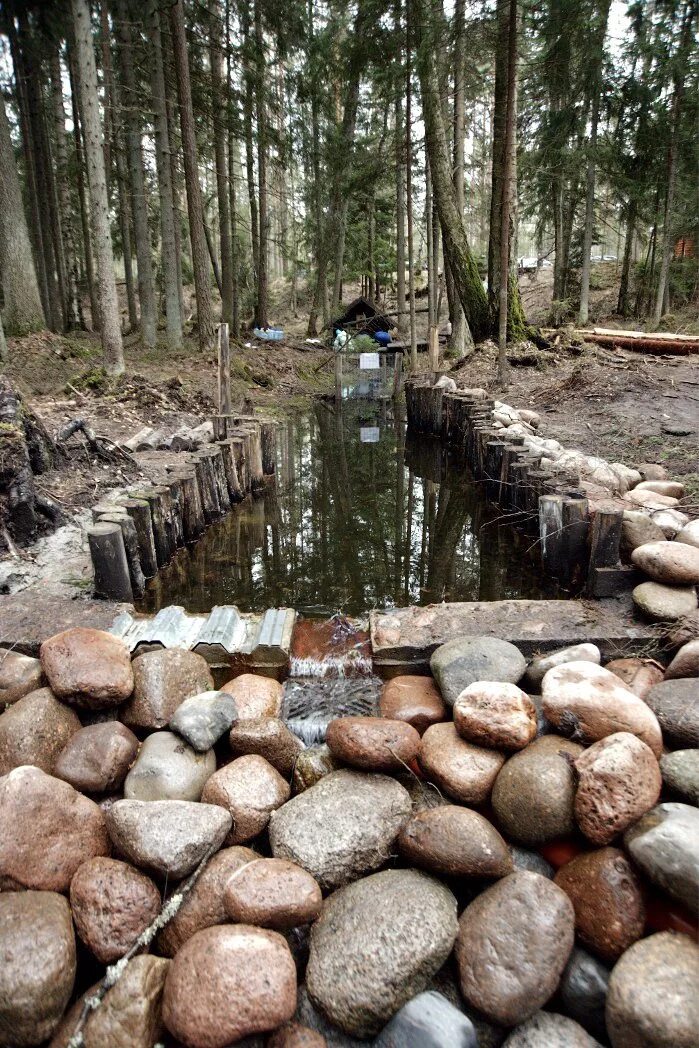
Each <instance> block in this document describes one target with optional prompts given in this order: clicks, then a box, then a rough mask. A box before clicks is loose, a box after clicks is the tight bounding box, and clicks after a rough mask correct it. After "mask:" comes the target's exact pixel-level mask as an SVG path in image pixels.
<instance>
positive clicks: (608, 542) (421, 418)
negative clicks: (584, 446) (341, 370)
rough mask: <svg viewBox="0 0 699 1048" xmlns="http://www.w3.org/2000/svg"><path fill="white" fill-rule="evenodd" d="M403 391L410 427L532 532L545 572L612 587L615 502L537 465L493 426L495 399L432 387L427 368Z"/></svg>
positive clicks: (616, 560)
mask: <svg viewBox="0 0 699 1048" xmlns="http://www.w3.org/2000/svg"><path fill="white" fill-rule="evenodd" d="M405 397H406V413H407V421H408V430H409V432H414V433H424V434H429V435H431V436H433V437H437V438H439V439H440V441H441V442H442V444H443V445H444V446H446V447H448V448H449V450H450V452H452V453H455V455H456V458H457V461H459V460H460V461H462V462H463V463H464V464H465V465H466V466H467V467H468V469H469V470H470V472H471V473H472V475H473V477H474V479H475V480H476V481H477V482H478V483H480V484H482V486H483V491H484V496H485V498H486V499H487V500H488V501H489V502H492V503H495V504H497V505H498V506H499V507H500V508H501V509H502V510H503V523H507V524H508V525H512V526H515V527H518V528H522V529H525V530H526V531H529V532H530V533H532V534H533V535H538V536H539V539H540V543H539V547H540V550H541V556H542V560H543V566H544V569H545V570H546V571H547V572H549V573H550V574H551V575H553V576H554V577H555V578H558V579H560V580H561V582H563V583H565V584H575V585H578V586H580V585H581V584H582V583H583V581H585V580H586V584H587V593H588V595H589V596H594V597H605V596H612V595H613V594H614V593H616V592H617V590H618V589H619V588H620V586H621V585H622V584H623V582H624V580H625V579H626V576H627V574H628V569H625V568H622V566H621V563H620V552H619V546H620V540H621V528H622V518H623V513H622V511H621V510H620V509H616V508H612V507H609V506H599V505H594V504H591V502H590V500H589V499H588V498H587V496H586V494H585V492H584V491H583V490H581V489H580V487H579V484H580V478H579V477H575V476H571V475H570V473H568V474H567V475H566V477H565V479H563V478H562V477H561V475H560V474H556V473H554V472H553V471H551V470H548V469H546V468H542V466H541V456H540V455H537V454H535V453H533V452H532V451H531V450H530V449H528V448H527V447H525V446H524V437H522V436H519V435H514V434H513V435H511V436H510V435H507V431H506V430H502V429H495V428H494V427H493V409H494V407H495V401H494V400H492V399H490V398H483V397H478V396H474V395H473V394H471V393H468V392H466V391H463V390H456V391H451V390H448V389H442V388H440V387H436V386H434V385H433V377H432V376H420V377H418V378H415V379H411V380H410V381H408V382H407V383H406V387H405Z"/></svg>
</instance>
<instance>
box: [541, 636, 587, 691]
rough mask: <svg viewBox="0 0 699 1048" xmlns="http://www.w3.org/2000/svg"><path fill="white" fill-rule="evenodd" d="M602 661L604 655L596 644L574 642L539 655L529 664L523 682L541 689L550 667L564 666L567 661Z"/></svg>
mask: <svg viewBox="0 0 699 1048" xmlns="http://www.w3.org/2000/svg"><path fill="white" fill-rule="evenodd" d="M601 661H602V655H601V653H600V650H599V648H598V647H597V645H596V644H573V645H571V647H569V648H559V649H558V651H551V652H549V653H548V654H546V655H538V656H537V657H536V658H534V659H532V661H531V662H530V663H529V665H528V666H527V672H526V673H525V675H524V681H523V683H524V684H525V685H526V686H527V687H529V688H532V690H535V691H539V690H540V688H541V682H542V680H543V679H544V677H545V676H546V674H547V673H548V671H549V670H550V669H553V667H554V666H562V665H564V663H566V662H594V663H596V664H597V665H598V666H599V664H600V662H601Z"/></svg>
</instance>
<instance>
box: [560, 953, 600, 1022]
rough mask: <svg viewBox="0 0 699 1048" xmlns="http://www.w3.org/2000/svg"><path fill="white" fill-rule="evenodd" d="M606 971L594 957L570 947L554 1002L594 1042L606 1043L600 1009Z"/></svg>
mask: <svg viewBox="0 0 699 1048" xmlns="http://www.w3.org/2000/svg"><path fill="white" fill-rule="evenodd" d="M608 982H609V969H608V968H607V967H605V965H604V964H602V962H601V961H600V960H598V959H597V958H596V957H593V956H592V955H591V954H589V953H587V951H586V950H581V949H580V947H578V946H574V947H573V952H572V953H571V955H570V958H569V960H568V963H567V965H566V966H565V971H564V972H563V975H562V976H561V981H560V983H559V985H558V999H559V1001H560V1006H561V1008H562V1009H563V1011H564V1012H565V1014H566V1015H569V1016H570V1017H571V1019H575V1021H576V1022H578V1023H580V1025H581V1026H584V1027H585V1029H586V1030H587V1031H588V1033H591V1034H592V1036H593V1037H596V1038H597V1039H598V1040H601V1041H606V1039H607V1027H606V1025H605V1021H604V1010H605V1006H606V1003H607V984H608Z"/></svg>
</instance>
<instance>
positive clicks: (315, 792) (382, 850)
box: [269, 771, 411, 891]
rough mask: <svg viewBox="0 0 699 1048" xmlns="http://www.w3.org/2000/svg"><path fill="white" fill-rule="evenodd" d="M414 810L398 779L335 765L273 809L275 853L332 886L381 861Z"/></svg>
mask: <svg viewBox="0 0 699 1048" xmlns="http://www.w3.org/2000/svg"><path fill="white" fill-rule="evenodd" d="M410 813H411V803H410V796H409V794H408V792H407V790H405V789H403V787H402V786H401V785H400V784H399V783H397V782H396V781H395V780H394V779H391V778H389V777H388V776H386V775H375V774H368V773H366V772H358V771H335V772H332V773H331V774H330V775H326V776H324V778H322V779H321V780H320V782H317V783H316V784H315V786H311V787H310V789H308V790H305V791H304V793H301V794H299V795H298V796H296V797H293V798H292V799H291V800H290V801H288V802H287V803H286V804H284V805H283V806H282V807H281V808H278V809H277V811H274V812H272V815H271V817H270V821H269V839H270V844H271V846H272V854H273V855H275V856H277V857H279V858H282V859H291V861H292V862H295V863H298V865H299V866H303V868H304V869H305V870H308V872H309V873H311V874H312V875H313V876H314V877H315V879H316V880H317V881H318V883H319V884H320V886H321V887H322V888H323V889H325V890H328V891H330V890H332V889H333V888H339V887H340V886H341V885H343V884H348V883H349V882H350V881H352V880H355V879H356V878H357V877H361V876H362V874H365V873H370V872H371V871H372V870H375V869H377V868H378V867H379V866H382V865H383V864H384V862H386V860H387V858H388V856H389V855H390V854H391V851H392V848H393V844H394V842H395V840H396V837H397V836H398V833H399V831H400V829H401V827H402V825H403V823H404V822H405V821H406V820H407V819H408V818H409V816H410Z"/></svg>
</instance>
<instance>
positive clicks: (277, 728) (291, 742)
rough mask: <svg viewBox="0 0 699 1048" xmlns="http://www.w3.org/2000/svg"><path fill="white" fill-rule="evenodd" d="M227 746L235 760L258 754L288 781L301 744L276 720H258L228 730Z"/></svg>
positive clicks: (242, 723)
mask: <svg viewBox="0 0 699 1048" xmlns="http://www.w3.org/2000/svg"><path fill="white" fill-rule="evenodd" d="M228 738H229V744H230V748H231V752H232V753H233V756H234V757H242V756H244V755H245V754H249V753H257V754H258V755H259V756H260V757H264V759H265V760H266V761H269V763H270V764H271V765H272V767H273V768H276V769H277V771H278V772H279V774H280V775H283V776H284V778H285V779H288V778H289V776H290V775H291V773H292V772H293V770H294V766H295V764H296V761H297V760H298V757H299V754H300V753H302V752H303V743H302V742H301V740H300V739H299V737H298V736H297V735H294V733H293V732H292V731H289V729H288V728H287V726H286V724H285V723H284V721H282V720H279V719H278V718H277V717H257V718H256V719H255V720H244V721H240V722H239V723H238V724H236V725H235V727H233V728H232V729H231V733H230V735H229V737H228Z"/></svg>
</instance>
